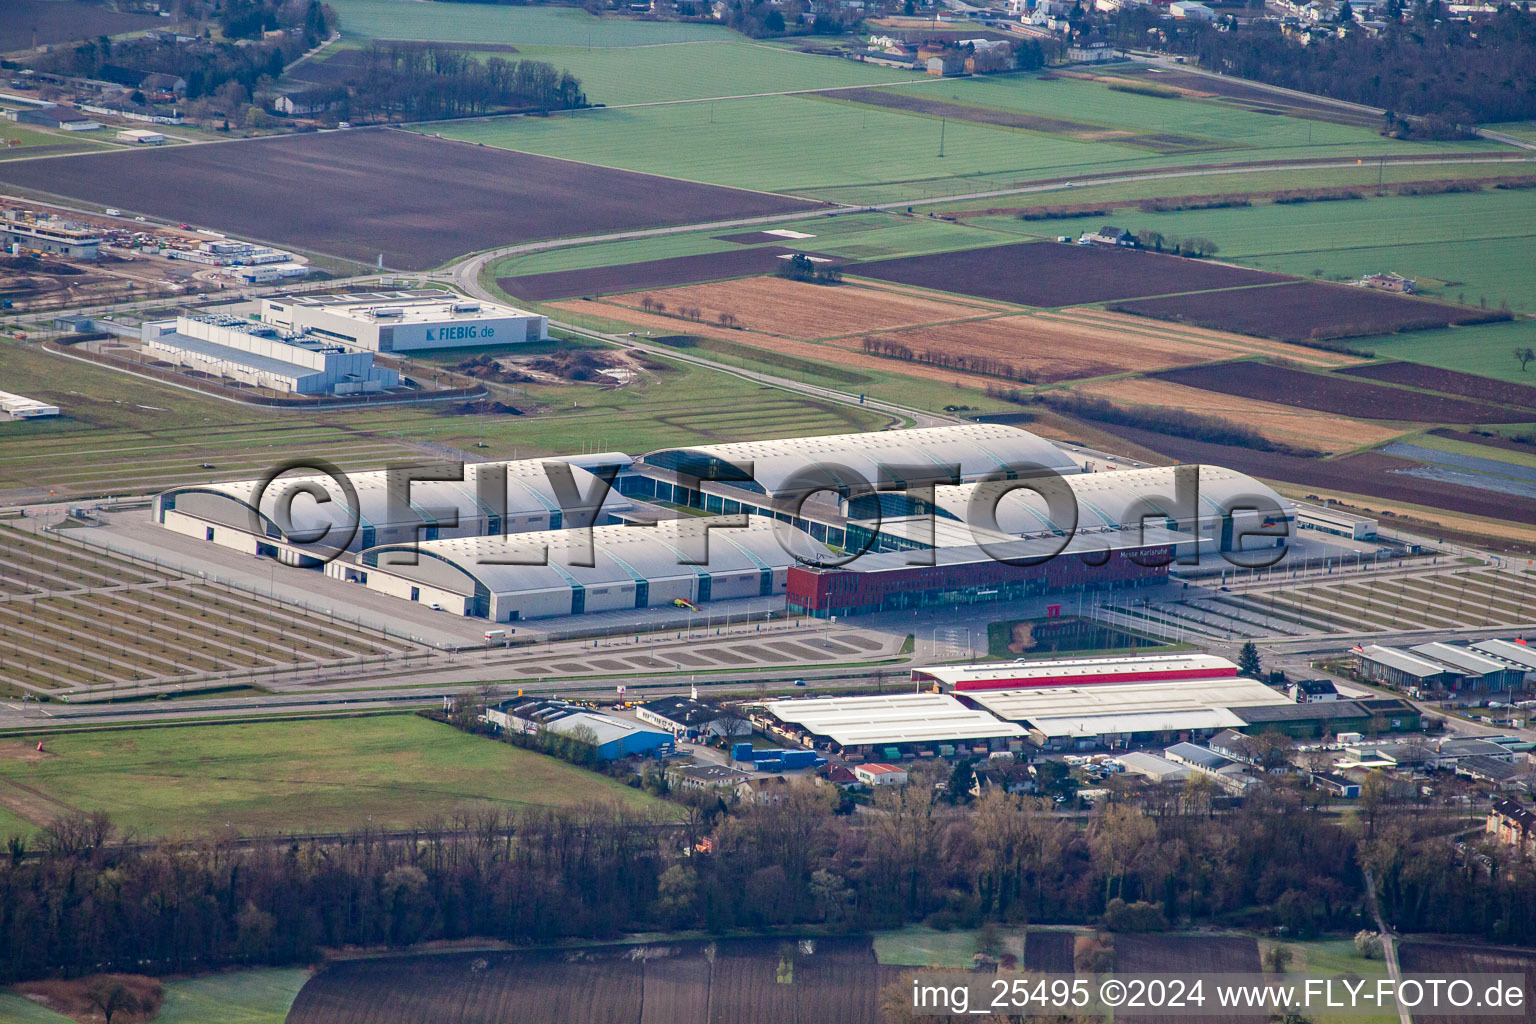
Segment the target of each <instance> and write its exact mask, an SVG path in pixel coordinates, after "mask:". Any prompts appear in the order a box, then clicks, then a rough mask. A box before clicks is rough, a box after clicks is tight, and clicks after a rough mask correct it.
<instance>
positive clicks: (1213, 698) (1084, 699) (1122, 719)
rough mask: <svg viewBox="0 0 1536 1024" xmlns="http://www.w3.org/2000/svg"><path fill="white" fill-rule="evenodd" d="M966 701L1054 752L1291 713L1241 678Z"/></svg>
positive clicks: (977, 694) (977, 693)
mask: <svg viewBox="0 0 1536 1024" xmlns="http://www.w3.org/2000/svg"><path fill="white" fill-rule="evenodd" d="M964 698H965V700H966V701H968V702H970V703H973V704H975V705H977V706H978V707H981V708H984V709H986V710H987V711H990V712H991V713H992V714H994V715H996V716H997V717H998V718H1000V719H1003V720H1004V721H1010V722H1023V723H1027V724H1028V726H1029V735H1030V738H1031V739H1033V740H1034V741H1035V742H1036V743H1038V744H1039V745H1040V746H1042V747H1045V748H1047V749H1055V750H1071V749H1079V748H1081V749H1086V748H1092V747H1117V746H1122V747H1123V746H1128V745H1130V744H1132V743H1135V742H1139V741H1142V740H1145V739H1147V738H1160V737H1174V738H1183V737H1191V738H1193V737H1202V736H1209V735H1211V734H1213V733H1215V732H1218V731H1220V730H1222V729H1233V728H1243V727H1245V726H1247V725H1248V722H1247V720H1246V719H1244V718H1243V717H1242V715H1241V714H1240V712H1239V711H1237V710H1235V709H1240V708H1248V707H1273V706H1277V705H1287V706H1291V707H1294V706H1295V702H1294V701H1292V700H1291V699H1290V697H1288V696H1286V695H1285V694H1283V693H1280V692H1279V691H1277V690H1274V689H1271V688H1270V687H1268V686H1265V685H1264V684H1263V683H1261V682H1258V681H1257V680H1254V679H1244V678H1242V677H1238V676H1221V677H1217V678H1213V679H1161V680H1157V681H1155V682H1128V683H1110V682H1104V683H1090V684H1086V685H1056V686H1035V687H1031V688H1028V689H1017V690H967V691H965V692H964Z"/></svg>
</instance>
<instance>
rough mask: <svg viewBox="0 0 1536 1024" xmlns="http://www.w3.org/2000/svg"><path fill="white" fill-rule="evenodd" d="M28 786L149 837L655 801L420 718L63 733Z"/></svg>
mask: <svg viewBox="0 0 1536 1024" xmlns="http://www.w3.org/2000/svg"><path fill="white" fill-rule="evenodd" d="M48 748H49V751H50V752H51V753H53V754H54V755H56V756H54V757H51V758H49V759H47V760H45V761H36V762H22V761H15V760H3V761H0V778H4V779H14V780H16V781H18V782H22V783H24V784H26V785H28V786H31V787H33V788H35V789H38V790H41V791H42V792H44V793H46V794H47V795H48V796H50V797H52V798H53V799H55V800H58V801H62V802H63V803H65V804H68V805H70V806H72V807H76V808H79V809H81V810H86V811H96V810H105V811H109V812H111V814H112V816H113V819H114V821H116V823H117V824H118V825H119V826H120V827H123V828H127V829H133V830H134V831H135V832H137V833H138V834H140V835H143V836H193V835H204V834H207V833H210V832H214V831H217V830H219V829H222V828H225V827H226V826H228V827H230V828H233V829H235V830H237V831H240V832H243V833H264V832H287V831H295V832H313V831H328V830H333V829H348V828H361V827H365V826H368V825H370V824H371V825H372V826H373V827H377V828H384V827H394V828H403V827H408V826H410V825H413V824H418V823H421V822H424V821H427V820H429V819H431V818H433V817H434V816H444V817H446V816H448V815H451V814H452V813H453V812H454V811H455V810H457V809H461V808H473V807H502V808H515V807H519V806H523V805H526V804H539V805H555V806H570V805H575V804H579V803H582V802H585V801H589V800H603V801H612V800H617V801H620V802H623V803H625V804H628V805H630V806H634V807H647V806H659V805H658V804H657V803H656V801H654V800H653V799H652V798H651V797H649V796H646V795H645V794H643V793H642V792H640V791H639V790H635V789H631V788H629V787H628V786H624V785H622V784H621V783H618V782H616V781H614V780H612V779H609V778H607V777H605V776H602V775H598V774H595V773H592V772H587V771H584V770H583V769H580V768H576V767H573V766H571V765H568V764H565V763H564V762H561V761H557V760H555V759H554V758H550V757H545V756H543V755H541V754H535V753H531V752H529V751H525V750H520V749H518V748H517V747H513V746H510V745H509V744H505V743H498V742H495V741H494V740H489V739H485V738H483V737H479V736H471V735H469V734H467V733H462V732H459V731H457V730H455V729H453V728H452V727H450V726H447V725H442V724H439V723H436V722H430V721H428V720H426V719H424V718H419V717H417V716H414V715H388V716H380V717H373V718H350V719H325V720H319V721H304V722H292V721H289V722H264V723H259V724H251V725H206V726H189V727H183V728H154V729H139V730H128V731H121V732H80V733H68V734H61V735H56V736H52V737H50V738H49V740H48Z"/></svg>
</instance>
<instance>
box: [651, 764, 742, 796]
mask: <svg viewBox="0 0 1536 1024" xmlns="http://www.w3.org/2000/svg"><path fill="white" fill-rule="evenodd" d="M750 778H752V773H751V772H744V771H742V770H741V769H739V768H731V767H729V766H727V765H723V764H679V765H673V766H672V767H670V768H668V769H667V780H668V781H669V782H670V783H671V784H672V786H673V787H674V788H676V789H691V790H706V791H707V790H716V791H722V792H726V791H728V792H735V790H736V787H737V786H739V785H741V784H742V783H743V782H746V781H747V780H748V779H750Z"/></svg>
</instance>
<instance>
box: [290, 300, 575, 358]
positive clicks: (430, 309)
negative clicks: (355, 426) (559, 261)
mask: <svg viewBox="0 0 1536 1024" xmlns="http://www.w3.org/2000/svg"><path fill="white" fill-rule="evenodd" d="M261 318H262V319H263V320H265V321H266V322H267V323H270V324H275V325H277V326H278V327H282V328H285V329H289V330H306V331H313V332H314V333H316V334H320V335H324V336H325V337H327V338H331V339H333V340H335V341H339V342H341V343H342V344H344V345H349V346H351V347H354V348H361V349H366V350H369V351H372V352H412V351H417V350H420V349H438V348H465V347H471V346H485V345H521V344H523V343H525V342H531V341H543V340H546V339H548V337H549V318H548V317H545V316H540V315H538V314H537V313H529V312H527V311H526V310H521V309H514V308H513V307H511V306H503V305H501V304H499V303H495V302H482V301H480V300H479V299H464V298H460V297H458V296H456V295H451V294H448V293H447V292H440V291H394V292H367V293H359V294H349V295H286V296H281V297H279V298H275V299H263V300H262V303H261Z"/></svg>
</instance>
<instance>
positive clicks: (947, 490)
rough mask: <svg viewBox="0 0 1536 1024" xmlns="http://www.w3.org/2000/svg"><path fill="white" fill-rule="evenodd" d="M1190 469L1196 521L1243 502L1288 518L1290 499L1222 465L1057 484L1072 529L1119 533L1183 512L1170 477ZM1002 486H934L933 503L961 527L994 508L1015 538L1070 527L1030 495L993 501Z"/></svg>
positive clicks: (1017, 491)
mask: <svg viewBox="0 0 1536 1024" xmlns="http://www.w3.org/2000/svg"><path fill="white" fill-rule="evenodd" d="M1191 470H1197V471H1198V477H1196V479H1197V486H1196V488H1195V494H1196V496H1197V506H1196V508H1195V509H1193V510H1192V511H1194V512H1195V514H1196V515H1197V516H1198V517H1199V518H1200V519H1201V520H1202V521H1204V520H1210V519H1214V518H1220V517H1221V516H1222V514H1223V510H1224V509H1232V508H1236V507H1239V506H1241V505H1242V504H1243V502H1242V500H1241V499H1243V498H1250V499H1253V504H1255V505H1257V504H1265V505H1268V504H1269V503H1273V507H1275V508H1278V509H1280V510H1281V512H1282V514H1286V515H1291V514H1294V509H1295V506H1294V504H1293V503H1292V502H1291V501H1290V499H1288V498H1284V497H1281V496H1280V495H1279V494H1277V493H1276V492H1275V491H1273V490H1272V489H1270V487H1269V486H1268V485H1266V484H1263V483H1260V482H1259V481H1258V480H1256V479H1254V478H1253V477H1251V476H1249V475H1248V474H1246V473H1239V472H1238V471H1237V470H1234V469H1227V468H1225V467H1223V466H1153V467H1148V468H1145V469H1124V470H1116V471H1114V472H1103V473H1078V474H1074V475H1070V476H1064V477H1063V481H1064V482H1065V484H1066V486H1067V488H1068V489H1069V490H1070V491H1071V492H1072V496H1073V497H1074V498H1075V499H1076V503H1077V523H1076V527H1077V529H1079V530H1087V529H1094V528H1102V527H1113V528H1115V529H1120V528H1125V527H1136V526H1137V525H1139V524H1140V523H1141V522H1142V521H1143V518H1144V517H1145V516H1148V515H1149V514H1150V513H1151V510H1152V509H1153V508H1156V509H1158V510H1159V511H1162V512H1165V513H1167V514H1168V515H1172V516H1178V515H1181V514H1182V513H1183V512H1185V511H1187V510H1184V509H1180V508H1179V507H1178V506H1177V505H1175V501H1176V500H1177V499H1178V498H1179V497H1180V495H1179V494H1178V493H1177V487H1176V483H1175V474H1176V473H1179V472H1184V473H1189V472H1190V471H1191ZM1007 486H1008V485H1007V483H1006V482H998V483H970V484H961V485H959V486H955V487H942V486H941V487H936V488H934V504H935V505H936V506H937V507H938V509H939V513H940V514H941V515H942V514H946V513H947V514H948V515H950V516H953V517H954V518H955V519H958V520H960V521H961V522H967V523H976V522H979V521H980V517H981V515H982V514H984V513H985V512H987V511H989V510H992V509H993V507H994V506H995V513H994V514H995V515H996V518H997V526H998V529H1000V530H1002V531H1003V532H1004V533H1009V534H1015V535H1024V534H1036V533H1040V532H1042V531H1054V530H1068V529H1071V528H1072V527H1073V524H1072V523H1071V522H1054V521H1053V519H1052V517H1051V514H1050V513H1051V509H1050V508H1049V506H1048V504H1047V502H1046V500H1045V499H1044V498H1042V497H1041V496H1040V495H1039V494H1037V493H1036V492H1034V491H1032V490H1029V489H1026V488H1014V489H1013V490H1009V491H1007V492H1006V493H1001V496H1000V497H999V494H1000V492H1001V490H1002V489H1003V488H1005V487H1007ZM1151 526H1152V521H1151V520H1148V528H1149V529H1150V528H1151Z"/></svg>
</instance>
